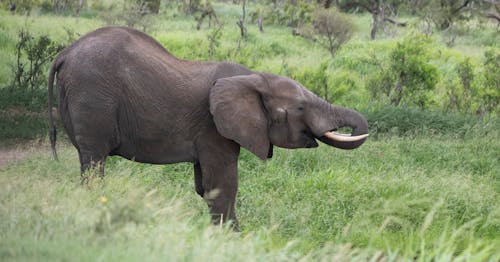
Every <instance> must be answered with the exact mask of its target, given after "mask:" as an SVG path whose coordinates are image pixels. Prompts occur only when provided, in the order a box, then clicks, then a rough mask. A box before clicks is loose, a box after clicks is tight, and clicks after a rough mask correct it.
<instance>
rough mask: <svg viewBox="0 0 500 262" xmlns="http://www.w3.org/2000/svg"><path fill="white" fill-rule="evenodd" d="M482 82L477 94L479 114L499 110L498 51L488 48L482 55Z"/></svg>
mask: <svg viewBox="0 0 500 262" xmlns="http://www.w3.org/2000/svg"><path fill="white" fill-rule="evenodd" d="M483 65H484V81H483V88H482V90H481V92H480V94H479V99H480V101H481V107H480V108H479V113H483V112H498V111H499V110H500V108H499V105H500V73H499V71H500V49H498V48H490V49H488V50H487V51H486V52H485V53H484V62H483Z"/></svg>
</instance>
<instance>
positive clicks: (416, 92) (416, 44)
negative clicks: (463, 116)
mask: <svg viewBox="0 0 500 262" xmlns="http://www.w3.org/2000/svg"><path fill="white" fill-rule="evenodd" d="M430 44H431V40H430V39H429V38H428V37H426V36H425V35H421V34H414V35H410V36H408V37H405V38H404V39H403V40H402V41H400V42H398V43H397V45H396V47H395V48H393V49H392V50H391V51H390V53H389V57H388V61H382V62H381V65H380V71H379V72H378V73H375V74H374V75H373V76H372V78H371V79H370V81H369V84H368V86H369V88H371V93H372V98H374V99H378V98H383V99H384V97H385V99H386V101H388V102H389V103H390V104H392V105H394V106H398V105H400V104H405V105H416V106H418V107H420V108H425V107H427V106H428V105H429V104H430V103H432V100H431V94H430V92H431V91H432V90H434V88H435V86H436V83H437V81H438V71H437V68H436V67H435V66H433V65H432V64H431V63H430V57H431V54H430V52H428V51H427V50H428V49H429V47H430Z"/></svg>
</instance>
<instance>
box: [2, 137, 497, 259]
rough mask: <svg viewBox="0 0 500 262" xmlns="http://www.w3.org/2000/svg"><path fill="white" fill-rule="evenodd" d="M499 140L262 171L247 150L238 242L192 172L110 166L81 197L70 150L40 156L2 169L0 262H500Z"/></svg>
mask: <svg viewBox="0 0 500 262" xmlns="http://www.w3.org/2000/svg"><path fill="white" fill-rule="evenodd" d="M498 141H499V139H498V132H496V133H493V134H490V135H488V136H487V137H481V138H467V139H450V138H448V137H446V136H433V137H431V138H427V137H404V138H403V137H392V138H389V137H386V138H382V137H380V138H379V139H377V140H369V141H368V142H367V143H366V144H365V145H364V146H363V147H362V148H360V149H358V150H355V151H341V150H335V149H331V148H329V147H327V146H321V147H320V148H319V149H316V150H284V149H280V150H278V151H277V154H276V155H275V157H274V158H273V159H272V160H270V161H267V162H261V161H260V160H258V159H257V158H256V157H255V156H253V155H251V154H249V153H248V152H246V151H244V152H243V155H242V157H241V160H240V163H239V170H240V191H239V198H238V207H237V210H238V214H239V218H240V222H241V226H242V232H241V233H234V232H231V231H229V230H226V229H224V228H219V227H216V226H210V222H209V215H208V213H207V208H206V205H205V203H204V202H203V200H202V199H201V198H199V197H198V195H197V194H196V193H195V192H194V188H193V175H192V174H193V170H192V167H191V165H189V164H175V165H166V166H161V165H156V166H155V165H145V164H137V163H133V162H130V161H127V160H124V159H122V158H118V157H113V158H111V159H109V160H108V162H107V166H106V179H105V182H102V181H101V180H99V179H97V178H96V179H94V180H92V181H91V183H90V184H89V186H81V185H80V184H79V168H78V159H77V156H76V151H75V150H74V149H73V148H72V147H71V146H69V145H64V146H61V145H59V150H60V156H61V161H60V162H55V161H54V160H52V158H51V156H50V154H49V152H48V150H47V149H42V150H40V146H39V145H37V146H34V149H33V150H34V153H33V154H32V156H31V157H29V158H28V159H27V160H25V161H20V162H18V163H14V164H10V165H8V166H6V167H2V168H1V169H0V170H1V171H0V234H1V237H0V239H1V240H0V258H1V260H2V261H8V260H17V261H26V260H38V261H39V260H71V261H76V260H87V261H88V260H104V261H122V260H129V261H135V260H139V259H146V260H165V259H167V258H171V259H175V260H198V259H207V260H223V261H229V260H234V259H236V260H245V261H261V260H274V261H276V260H296V259H304V260H317V259H325V260H332V259H333V260H336V258H339V259H344V260H363V259H369V258H372V259H376V258H384V259H387V260H400V259H416V260H418V261H429V260H432V259H435V260H437V261H442V260H445V261H446V260H450V259H454V260H467V261H488V260H489V261H497V260H498V259H500V248H499V247H500V238H499V236H500V206H499V205H498V203H499V202H500V195H499V188H500V177H499V175H500V173H499V172H498V171H499V170H500V162H499V161H498V159H499V158H500V155H499V154H500V153H499V152H500V144H499V142H498ZM42 148H47V146H46V145H44V146H42ZM167 260H168V259H167Z"/></svg>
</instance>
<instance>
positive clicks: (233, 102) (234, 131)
mask: <svg viewBox="0 0 500 262" xmlns="http://www.w3.org/2000/svg"><path fill="white" fill-rule="evenodd" d="M210 112H211V113H212V115H213V118H214V122H215V125H216V127H217V130H218V131H219V133H220V134H222V135H223V136H224V137H226V138H229V139H232V140H234V141H236V142H237V143H238V144H240V145H241V146H243V147H245V148H246V149H248V150H249V151H251V152H252V153H254V154H255V155H257V156H258V157H260V158H261V159H265V158H268V157H270V156H271V154H272V145H276V146H279V147H284V148H311V147H317V146H318V144H317V142H316V139H319V140H320V141H322V142H324V143H326V144H328V145H331V146H334V147H337V148H342V149H354V148H357V147H359V146H360V145H361V144H363V142H364V141H365V140H366V137H367V136H368V124H367V122H366V120H365V119H364V118H363V117H362V116H361V115H360V114H359V113H358V112H356V111H354V110H351V109H346V108H343V107H338V106H332V105H330V104H329V103H328V102H326V101H325V100H323V99H321V98H319V97H318V96H316V95H315V94H313V93H312V92H311V91H309V90H307V89H306V88H304V87H303V86H302V85H300V84H299V83H297V82H295V81H293V80H291V79H289V78H286V77H280V76H275V75H271V74H264V73H257V74H252V75H240V76H233V77H227V78H221V79H218V80H217V81H216V82H215V83H214V86H213V87H212V89H211V90H210ZM342 127H350V128H351V129H352V132H351V134H350V135H342V134H338V133H336V132H332V131H336V130H337V129H339V128H342Z"/></svg>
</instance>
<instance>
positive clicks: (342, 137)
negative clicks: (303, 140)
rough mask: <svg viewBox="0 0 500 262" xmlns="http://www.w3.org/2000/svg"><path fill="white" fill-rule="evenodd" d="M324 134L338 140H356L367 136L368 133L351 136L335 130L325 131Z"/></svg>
mask: <svg viewBox="0 0 500 262" xmlns="http://www.w3.org/2000/svg"><path fill="white" fill-rule="evenodd" d="M325 136H326V137H328V138H329V139H331V140H333V141H338V142H356V141H359V140H362V139H365V138H367V137H368V134H364V135H359V136H351V135H348V134H340V133H337V132H326V133H325Z"/></svg>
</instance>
